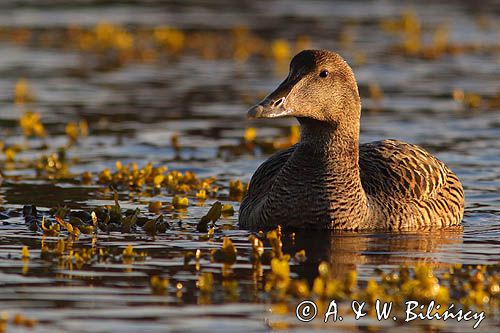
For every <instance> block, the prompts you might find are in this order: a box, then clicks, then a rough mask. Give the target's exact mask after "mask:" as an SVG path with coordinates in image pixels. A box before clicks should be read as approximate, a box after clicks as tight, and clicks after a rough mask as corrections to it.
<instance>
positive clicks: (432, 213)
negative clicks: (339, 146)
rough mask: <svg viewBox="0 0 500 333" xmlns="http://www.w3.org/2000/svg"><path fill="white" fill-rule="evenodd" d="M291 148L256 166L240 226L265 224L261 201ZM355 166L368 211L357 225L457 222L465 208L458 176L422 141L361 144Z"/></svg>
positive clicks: (409, 226) (394, 226)
mask: <svg viewBox="0 0 500 333" xmlns="http://www.w3.org/2000/svg"><path fill="white" fill-rule="evenodd" d="M295 148H296V146H292V147H290V148H289V149H287V150H284V151H281V152H279V153H277V154H275V155H273V156H271V157H270V158H269V159H268V160H267V161H265V162H264V163H263V164H262V165H261V166H260V167H259V168H258V169H257V171H256V172H255V174H254V175H253V177H252V179H251V181H250V186H249V190H248V193H247V195H246V196H245V198H244V199H243V202H242V204H241V208H240V218H239V220H240V225H241V226H242V227H244V228H256V227H259V226H262V227H264V226H265V225H261V224H262V221H260V219H261V218H262V216H263V214H262V212H261V209H262V205H263V203H264V202H265V199H266V198H267V196H268V194H269V192H270V191H271V190H272V187H273V184H274V182H275V179H276V177H277V175H278V174H279V172H280V171H281V169H282V167H283V166H284V165H285V163H286V162H287V161H288V159H289V158H290V156H292V154H293V152H294V151H295ZM359 169H360V177H361V184H362V186H363V190H364V191H365V193H366V196H367V198H368V203H369V205H370V210H371V212H372V213H371V214H370V218H369V220H367V221H363V225H360V226H359V229H392V230H403V229H422V228H430V227H448V226H454V225H458V224H460V221H461V219H462V216H463V209H464V193H463V189H462V185H461V184H460V181H459V180H458V178H457V177H456V175H455V174H454V173H453V172H452V171H451V170H450V169H449V168H448V167H446V165H445V164H444V163H443V162H441V161H439V160H438V159H437V158H435V157H434V156H432V155H430V154H429V153H428V152H426V151H425V150H424V149H422V148H421V147H419V146H416V145H411V144H408V143H405V142H401V141H397V140H383V141H376V142H371V143H366V144H362V145H360V146H359ZM294 195H300V193H295V194H294ZM264 215H265V214H264ZM266 224H267V223H266Z"/></svg>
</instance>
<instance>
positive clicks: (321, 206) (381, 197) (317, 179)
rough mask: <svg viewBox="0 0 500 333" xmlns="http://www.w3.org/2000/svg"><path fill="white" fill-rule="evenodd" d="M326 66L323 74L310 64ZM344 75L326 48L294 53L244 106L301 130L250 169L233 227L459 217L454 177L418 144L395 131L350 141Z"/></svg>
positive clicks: (351, 101)
mask: <svg viewBox="0 0 500 333" xmlns="http://www.w3.org/2000/svg"><path fill="white" fill-rule="evenodd" d="M324 71H327V72H328V75H327V76H323V75H319V74H318V73H323V72H324ZM360 114H361V102H360V98H359V94H358V88H357V84H356V80H355V78H354V74H353V73H352V70H351V68H350V67H349V65H347V63H346V62H345V61H344V60H343V59H342V58H341V57H340V56H339V55H338V54H336V53H334V52H330V51H318V50H308V51H302V52H301V53H299V54H298V55H296V56H295V57H294V58H293V59H292V62H291V65H290V74H289V75H288V77H287V79H286V80H285V81H284V82H283V83H282V84H281V85H280V86H279V87H278V88H277V89H276V90H275V91H274V92H273V93H271V94H270V95H269V96H268V97H266V98H265V99H264V100H263V101H262V102H260V103H259V104H258V105H256V106H255V107H253V108H252V109H250V110H249V111H248V115H249V117H251V118H276V117H284V116H295V117H296V118H297V119H298V120H299V122H300V125H301V139H300V142H299V143H298V144H296V145H295V146H293V147H291V148H289V149H287V150H284V151H281V152H278V153H277V154H275V155H273V156H271V157H270V158H269V159H268V160H267V161H265V162H264V163H263V164H262V165H261V166H260V167H259V168H258V169H257V171H256V172H255V174H254V175H253V177H252V179H251V181H250V185H249V190H248V193H247V194H246V196H245V197H244V199H243V202H242V204H241V208H240V216H239V223H240V226H241V227H243V228H251V229H264V228H271V227H275V226H276V225H282V226H284V227H294V228H314V229H336V230H374V229H385V230H409V229H410V230H411V229H421V228H426V229H427V228H434V227H449V226H456V225H459V224H460V222H461V220H462V217H463V211H464V191H463V189H462V185H461V183H460V181H459V179H458V178H457V176H456V175H455V174H454V173H453V172H452V171H451V170H450V169H449V168H448V167H447V166H446V165H445V164H444V163H443V162H441V161H440V160H438V159H437V158H435V157H434V156H432V155H431V154H429V153H428V152H427V151H425V150H424V149H423V148H422V147H419V146H416V145H412V144H408V143H405V142H402V141H398V140H383V141H376V142H371V143H366V144H361V145H359V120H360Z"/></svg>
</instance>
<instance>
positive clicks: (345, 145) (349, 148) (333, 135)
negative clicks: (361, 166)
mask: <svg viewBox="0 0 500 333" xmlns="http://www.w3.org/2000/svg"><path fill="white" fill-rule="evenodd" d="M298 120H299V122H300V143H299V147H300V148H301V149H305V150H308V151H309V152H308V154H310V155H313V156H315V157H318V158H326V159H328V160H331V162H332V164H338V165H332V166H335V167H339V168H342V167H345V168H349V169H350V170H352V169H356V170H357V169H358V160H359V125H358V126H352V127H353V128H351V127H347V128H346V127H343V126H342V125H339V124H337V123H334V122H331V123H326V122H320V121H317V120H312V119H308V118H299V119H298ZM335 161H336V162H337V163H335ZM353 165H355V166H356V168H352V166H353Z"/></svg>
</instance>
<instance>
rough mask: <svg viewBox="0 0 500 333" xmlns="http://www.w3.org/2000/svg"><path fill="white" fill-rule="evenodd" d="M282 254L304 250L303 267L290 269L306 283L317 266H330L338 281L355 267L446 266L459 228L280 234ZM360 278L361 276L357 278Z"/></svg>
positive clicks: (458, 239) (458, 243)
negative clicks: (385, 231) (327, 264)
mask: <svg viewBox="0 0 500 333" xmlns="http://www.w3.org/2000/svg"><path fill="white" fill-rule="evenodd" d="M282 241H283V251H284V252H285V253H289V254H291V255H293V254H294V253H296V252H297V251H300V250H302V249H305V251H306V256H307V260H306V262H305V263H304V265H297V266H295V267H293V268H292V269H293V270H294V271H295V272H296V273H297V274H299V276H305V277H307V278H308V279H309V278H310V279H313V278H314V277H315V276H316V275H317V267H318V263H319V262H321V261H326V262H328V263H330V265H331V267H332V271H333V273H334V275H336V276H338V277H342V276H344V275H345V273H347V272H348V271H349V270H352V269H357V268H358V265H373V266H380V265H382V266H383V265H402V264H406V265H413V264H416V263H421V262H428V263H433V264H436V265H438V266H440V265H446V262H445V259H444V258H443V256H444V254H446V252H450V251H453V249H454V248H457V247H460V246H461V244H462V243H463V228H462V227H456V228H448V229H442V230H429V231H419V232H399V233H394V232H391V233H353V232H325V231H310V230H309V231H300V232H296V233H295V234H291V233H288V234H284V235H283V237H282ZM360 275H362V274H360Z"/></svg>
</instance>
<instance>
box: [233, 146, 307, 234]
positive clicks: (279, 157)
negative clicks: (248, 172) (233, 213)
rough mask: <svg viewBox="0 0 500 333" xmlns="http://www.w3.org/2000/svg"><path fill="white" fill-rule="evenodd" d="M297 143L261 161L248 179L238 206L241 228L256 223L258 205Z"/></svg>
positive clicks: (253, 225)
mask: <svg viewBox="0 0 500 333" xmlns="http://www.w3.org/2000/svg"><path fill="white" fill-rule="evenodd" d="M296 146H297V145H293V146H291V147H290V148H288V149H286V150H282V151H280V152H278V153H276V154H274V155H272V156H271V157H269V158H268V159H267V160H266V161H265V162H264V163H262V164H261V165H260V166H259V167H258V168H257V170H256V171H255V173H254V174H253V176H252V179H251V180H250V184H249V185H248V191H247V193H246V194H245V197H244V198H243V201H242V202H241V206H240V213H239V223H240V226H241V227H243V228H253V227H255V224H256V223H258V215H259V214H260V206H261V205H262V204H263V203H264V201H265V199H266V197H267V194H268V193H269V191H270V190H271V187H272V186H273V183H274V181H275V179H276V176H277V175H278V173H279V172H280V170H281V168H282V167H283V165H284V164H285V163H286V162H287V161H288V159H289V158H290V156H291V155H292V154H293V152H294V151H295V148H296Z"/></svg>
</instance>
